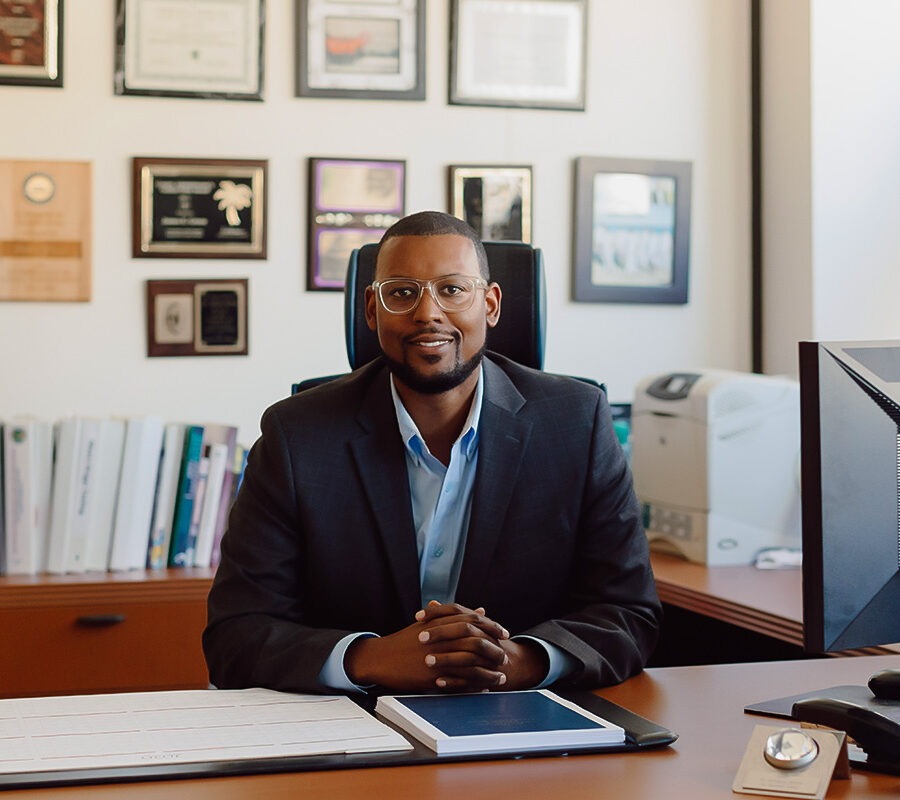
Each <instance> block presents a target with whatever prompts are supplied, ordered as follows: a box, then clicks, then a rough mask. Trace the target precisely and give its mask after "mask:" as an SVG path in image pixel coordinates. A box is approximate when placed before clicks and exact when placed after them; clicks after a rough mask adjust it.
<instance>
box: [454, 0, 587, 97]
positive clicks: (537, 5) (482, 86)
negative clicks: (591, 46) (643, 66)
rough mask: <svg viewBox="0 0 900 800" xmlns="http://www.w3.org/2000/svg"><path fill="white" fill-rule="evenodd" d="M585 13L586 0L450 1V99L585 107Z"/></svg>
mask: <svg viewBox="0 0 900 800" xmlns="http://www.w3.org/2000/svg"><path fill="white" fill-rule="evenodd" d="M587 13H588V12H587V0H507V1H506V2H504V3H502V4H501V3H496V2H492V0H451V3H450V70H449V87H448V101H449V103H450V104H451V105H467V106H501V107H509V108H541V109H551V110H560V111H584V109H585V102H586V101H585V98H586V93H587V22H588V18H587ZM504 16H505V18H506V21H505V22H504ZM550 32H557V33H559V34H560V36H559V38H558V40H557V41H555V42H554V44H555V45H556V47H555V52H553V53H550V54H548V53H547V52H541V51H540V49H541V48H544V49H546V47H547V44H548V41H549V40H550ZM548 62H549V63H552V64H553V65H554V66H555V69H554V71H553V72H552V73H551V72H548ZM551 74H552V75H554V76H555V77H557V78H558V81H557V83H555V84H552V83H550V82H549V76H550V75H551Z"/></svg>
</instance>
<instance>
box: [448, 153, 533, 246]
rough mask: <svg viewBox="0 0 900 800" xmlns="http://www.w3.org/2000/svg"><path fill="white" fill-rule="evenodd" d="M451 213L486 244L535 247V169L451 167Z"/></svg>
mask: <svg viewBox="0 0 900 800" xmlns="http://www.w3.org/2000/svg"><path fill="white" fill-rule="evenodd" d="M450 213H451V214H453V216H454V217H459V218H460V219H462V220H465V221H466V222H468V223H469V225H471V226H472V228H473V229H474V231H475V233H477V234H478V236H479V237H480V238H481V240H482V241H484V242H499V241H507V242H510V241H511V242H525V244H531V167H525V166H522V167H512V166H499V165H495V166H451V167H450Z"/></svg>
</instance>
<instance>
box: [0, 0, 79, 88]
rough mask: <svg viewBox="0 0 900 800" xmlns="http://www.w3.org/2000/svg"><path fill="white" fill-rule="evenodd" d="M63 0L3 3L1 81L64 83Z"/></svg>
mask: <svg viewBox="0 0 900 800" xmlns="http://www.w3.org/2000/svg"><path fill="white" fill-rule="evenodd" d="M62 63H63V0H17V2H0V84H11V85H18V86H57V87H61V86H62V85H63V78H62Z"/></svg>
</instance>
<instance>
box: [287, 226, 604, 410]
mask: <svg viewBox="0 0 900 800" xmlns="http://www.w3.org/2000/svg"><path fill="white" fill-rule="evenodd" d="M484 249H485V251H486V252H487V257H488V265H489V267H490V271H491V280H492V281H496V282H497V283H498V284H500V289H501V290H502V292H503V302H502V306H501V312H500V321H499V322H498V323H497V325H496V326H495V327H493V328H488V332H487V349H488V350H493V351H494V352H496V353H500V354H501V355H504V356H506V357H507V358H511V359H512V360H513V361H517V362H518V363H519V364H523V365H524V366H526V367H533V368H534V369H543V366H544V341H545V334H546V327H547V293H546V287H545V284H544V261H543V256H542V254H541V251H540V250H538V249H536V248H534V247H532V246H531V245H528V244H522V243H521V242H485V243H484ZM377 252H378V246H377V245H374V244H367V245H365V246H363V247H361V248H360V249H358V250H354V251H353V253H352V254H351V256H350V265H349V267H348V269H347V280H346V288H345V290H344V326H345V327H344V335H345V340H346V344H347V360H348V361H349V362H350V368H351V369H356V368H357V367H361V366H362V365H363V364H367V363H368V362H369V361H371V360H372V359H373V358H375V357H376V356H378V355H380V353H381V350H380V349H379V347H378V336H377V334H376V333H375V332H374V331H372V330H369V326H368V325H367V324H366V314H365V292H366V287H367V286H370V285H371V284H372V281H373V280H374V279H375V256H376V254H377ZM338 377H340V376H339V375H327V376H324V377H321V378H308V379H307V380H304V381H301V382H300V383H295V384H294V385H293V387H292V388H293V394H296V393H297V392H302V391H304V390H306V389H310V388H312V387H313V386H318V385H319V384H321V383H326V382H327V381H330V380H334V379H335V378H338ZM586 380H587V381H588V382H589V383H593V384H595V385H596V381H593V380H590V379H586Z"/></svg>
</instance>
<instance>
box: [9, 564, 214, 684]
mask: <svg viewBox="0 0 900 800" xmlns="http://www.w3.org/2000/svg"><path fill="white" fill-rule="evenodd" d="M213 575H214V570H213V569H202V568H191V569H167V570H158V571H155V570H146V571H140V570H135V571H129V572H109V573H88V574H83V575H37V576H33V575H7V576H3V577H0V635H2V639H3V647H2V648H0V697H25V696H35V695H50V694H55V695H61V694H82V693H85V694H87V693H91V694H93V693H100V692H122V691H145V690H146V691H150V690H158V689H203V688H206V686H207V681H208V677H207V672H206V663H205V661H204V659H203V652H202V649H201V645H200V635H201V633H202V632H203V628H204V627H205V625H206V596H207V594H208V593H209V587H210V585H211V584H212V579H213Z"/></svg>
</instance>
